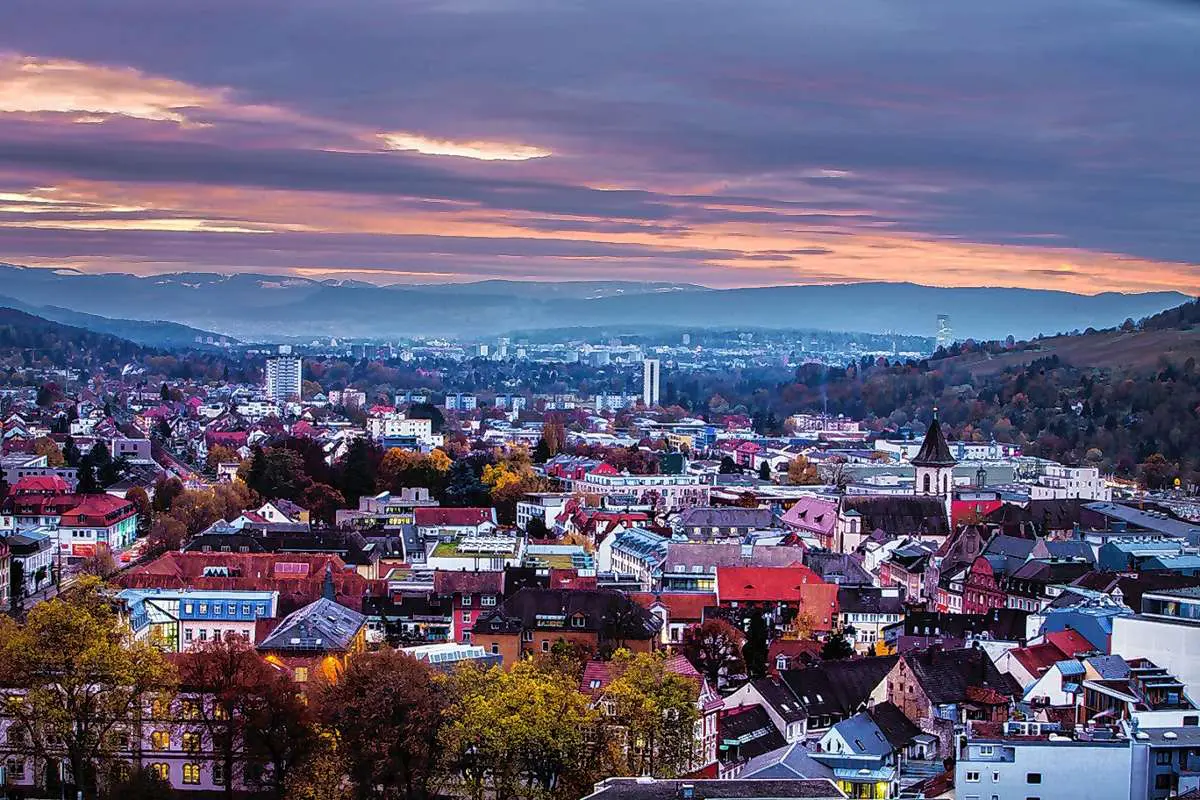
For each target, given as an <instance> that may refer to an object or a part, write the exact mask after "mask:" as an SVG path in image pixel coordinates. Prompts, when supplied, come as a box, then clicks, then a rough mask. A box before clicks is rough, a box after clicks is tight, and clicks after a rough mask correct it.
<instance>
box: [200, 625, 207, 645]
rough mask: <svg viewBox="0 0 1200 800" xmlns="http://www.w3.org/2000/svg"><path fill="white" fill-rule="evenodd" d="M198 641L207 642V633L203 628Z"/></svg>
mask: <svg viewBox="0 0 1200 800" xmlns="http://www.w3.org/2000/svg"><path fill="white" fill-rule="evenodd" d="M200 641H202V642H207V641H208V631H207V630H206V629H204V628H201V629H200Z"/></svg>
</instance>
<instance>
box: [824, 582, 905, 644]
mask: <svg viewBox="0 0 1200 800" xmlns="http://www.w3.org/2000/svg"><path fill="white" fill-rule="evenodd" d="M837 603H838V629H839V630H841V631H843V632H847V631H848V630H849V629H853V633H850V634H848V638H849V639H850V642H851V643H852V644H853V645H854V650H855V651H856V652H858V653H861V654H868V653H873V652H875V648H876V645H877V644H880V643H882V642H883V629H884V628H886V627H887V626H888V625H892V624H894V623H897V622H899V621H900V620H901V619H902V618H903V617H904V603H903V601H902V600H901V598H900V590H899V588H897V587H885V588H882V589H879V588H875V587H871V586H842V587H840V588H839V589H838V594H837Z"/></svg>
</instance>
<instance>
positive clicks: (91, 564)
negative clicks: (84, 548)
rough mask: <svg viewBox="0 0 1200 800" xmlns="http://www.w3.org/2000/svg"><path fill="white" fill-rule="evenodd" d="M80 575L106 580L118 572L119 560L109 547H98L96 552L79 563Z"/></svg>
mask: <svg viewBox="0 0 1200 800" xmlns="http://www.w3.org/2000/svg"><path fill="white" fill-rule="evenodd" d="M78 570H79V574H80V575H89V576H91V577H94V578H100V579H101V580H104V579H106V578H108V577H110V576H111V575H113V574H115V573H116V571H117V560H116V559H115V558H113V554H112V551H111V550H109V549H108V548H107V547H99V546H98V547H97V548H96V551H95V552H94V553H93V554H92V555H90V556H87V557H86V558H84V559H83V560H82V561H80V562H79V567H78Z"/></svg>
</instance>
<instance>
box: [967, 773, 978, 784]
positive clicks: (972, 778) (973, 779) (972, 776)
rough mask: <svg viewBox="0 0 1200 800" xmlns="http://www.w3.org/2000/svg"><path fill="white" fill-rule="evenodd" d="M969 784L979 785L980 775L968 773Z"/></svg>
mask: <svg viewBox="0 0 1200 800" xmlns="http://www.w3.org/2000/svg"><path fill="white" fill-rule="evenodd" d="M967 783H979V773H978V772H968V773H967Z"/></svg>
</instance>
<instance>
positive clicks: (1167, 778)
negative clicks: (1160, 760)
mask: <svg viewBox="0 0 1200 800" xmlns="http://www.w3.org/2000/svg"><path fill="white" fill-rule="evenodd" d="M1154 788H1155V789H1170V788H1171V773H1169V772H1164V773H1163V774H1162V775H1155V776H1154Z"/></svg>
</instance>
